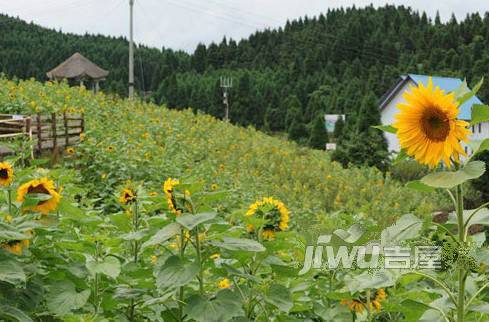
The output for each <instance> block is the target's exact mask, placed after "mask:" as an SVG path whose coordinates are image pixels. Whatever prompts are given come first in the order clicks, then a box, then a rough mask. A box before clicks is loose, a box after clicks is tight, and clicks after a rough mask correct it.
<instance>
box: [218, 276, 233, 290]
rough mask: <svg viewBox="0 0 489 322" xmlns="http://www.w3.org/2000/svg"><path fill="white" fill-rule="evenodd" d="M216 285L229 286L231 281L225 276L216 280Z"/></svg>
mask: <svg viewBox="0 0 489 322" xmlns="http://www.w3.org/2000/svg"><path fill="white" fill-rule="evenodd" d="M217 287H219V288H220V289H225V288H231V282H230V281H229V279H227V278H223V279H222V280H220V281H219V282H217Z"/></svg>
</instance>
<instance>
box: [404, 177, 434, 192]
mask: <svg viewBox="0 0 489 322" xmlns="http://www.w3.org/2000/svg"><path fill="white" fill-rule="evenodd" d="M406 187H408V188H409V189H413V190H417V191H421V192H433V191H435V188H433V187H430V186H428V185H425V184H424V183H422V182H421V181H420V180H414V181H410V182H408V183H407V184H406Z"/></svg>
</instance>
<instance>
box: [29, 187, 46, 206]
mask: <svg viewBox="0 0 489 322" xmlns="http://www.w3.org/2000/svg"><path fill="white" fill-rule="evenodd" d="M27 193H40V194H45V195H51V194H50V193H49V191H48V190H47V189H46V187H44V185H38V186H36V187H33V186H31V187H29V189H27ZM46 201H47V200H41V201H39V203H38V204H37V205H42V204H43V203H45V202H46Z"/></svg>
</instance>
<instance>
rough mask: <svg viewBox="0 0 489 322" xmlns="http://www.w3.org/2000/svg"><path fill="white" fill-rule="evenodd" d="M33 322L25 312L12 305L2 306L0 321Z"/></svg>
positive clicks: (0, 308)
mask: <svg viewBox="0 0 489 322" xmlns="http://www.w3.org/2000/svg"><path fill="white" fill-rule="evenodd" d="M4 319H5V320H6V321H19V322H32V321H33V320H32V319H31V318H30V317H29V316H28V315H27V314H26V313H25V312H24V311H21V310H19V309H18V308H16V307H13V306H10V305H0V320H1V321H4Z"/></svg>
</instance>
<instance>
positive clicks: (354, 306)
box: [340, 288, 387, 314]
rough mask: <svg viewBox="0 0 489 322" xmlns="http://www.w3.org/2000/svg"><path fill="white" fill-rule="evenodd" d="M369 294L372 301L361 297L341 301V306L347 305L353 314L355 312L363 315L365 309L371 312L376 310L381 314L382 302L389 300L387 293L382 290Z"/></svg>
mask: <svg viewBox="0 0 489 322" xmlns="http://www.w3.org/2000/svg"><path fill="white" fill-rule="evenodd" d="M369 294H370V299H367V296H365V297H362V296H360V297H359V298H355V299H345V300H341V302H340V304H342V305H347V306H348V309H349V310H350V311H351V312H355V313H357V314H362V313H363V311H364V310H365V309H368V310H369V311H371V312H372V311H374V310H375V311H377V312H380V310H381V309H382V304H381V302H382V301H384V300H385V299H386V298H387V293H386V292H385V291H384V289H382V288H381V289H378V290H376V291H374V292H371V293H369ZM369 300H370V301H369Z"/></svg>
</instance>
